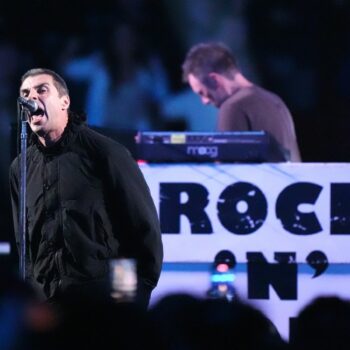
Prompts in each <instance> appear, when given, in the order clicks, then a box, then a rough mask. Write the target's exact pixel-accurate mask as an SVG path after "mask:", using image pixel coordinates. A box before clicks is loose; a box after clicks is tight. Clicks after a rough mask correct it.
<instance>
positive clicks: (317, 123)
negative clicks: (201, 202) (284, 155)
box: [0, 0, 350, 260]
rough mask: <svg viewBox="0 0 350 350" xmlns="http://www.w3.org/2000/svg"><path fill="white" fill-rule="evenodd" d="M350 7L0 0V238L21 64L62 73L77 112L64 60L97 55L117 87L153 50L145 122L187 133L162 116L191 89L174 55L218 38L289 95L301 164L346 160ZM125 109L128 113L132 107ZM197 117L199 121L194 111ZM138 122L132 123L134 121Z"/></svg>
mask: <svg viewBox="0 0 350 350" xmlns="http://www.w3.org/2000/svg"><path fill="white" fill-rule="evenodd" d="M349 15H350V2H349V1H346V0H321V1H320V0H318V1H316V0H307V1H305V0H293V1H289V0H275V1H272V0H240V1H238V0H236V1H233V0H215V1H214V0H119V1H118V0H114V1H112V0H110V1H96V2H95V1H74V0H70V1H67V0H61V1H52V2H51V1H47V0H46V1H45V0H33V1H21V0H14V1H8V2H6V3H3V2H2V3H1V5H0V82H1V84H0V139H1V143H2V146H1V151H0V165H1V171H0V186H1V188H0V190H1V195H2V197H1V200H0V241H10V242H11V243H12V244H13V238H12V237H13V234H12V226H11V219H10V217H11V213H10V206H9V193H8V166H9V163H10V161H11V160H12V159H13V158H14V157H15V155H16V153H17V145H16V137H17V134H18V133H17V122H16V119H17V110H16V98H17V95H18V87H19V79H20V77H21V75H22V74H23V73H24V72H25V71H26V70H27V69H30V68H33V67H39V66H41V67H47V68H51V69H54V70H56V71H57V72H59V73H61V74H62V75H63V77H64V78H66V80H67V83H68V85H69V87H70V90H71V98H72V109H75V110H78V111H79V110H86V105H85V101H86V96H87V91H88V86H89V85H88V84H89V83H88V80H85V81H83V82H81V81H79V80H77V79H75V78H74V77H73V76H69V75H67V74H66V70H65V67H66V66H67V63H69V62H72V61H74V60H75V59H76V58H79V57H90V56H91V55H93V54H95V53H97V54H98V55H100V56H101V57H103V63H104V66H105V67H106V72H107V74H108V75H109V76H110V77H111V80H112V85H113V87H114V88H116V90H118V89H121V88H122V87H123V86H126V84H127V83H128V81H129V80H128V79H129V77H130V75H128V74H126V72H129V71H131V72H134V71H136V70H137V69H138V68H139V67H143V69H144V70H147V69H148V68H149V65H148V62H149V61H150V58H151V57H157V59H158V61H159V62H158V64H159V67H161V68H162V70H163V78H164V79H165V83H164V86H165V88H164V89H163V90H164V91H163V92H162V94H159V96H157V98H155V97H154V96H151V97H149V106H150V107H149V110H148V112H149V111H151V112H150V113H149V114H150V115H151V118H150V121H149V123H148V124H146V126H145V129H153V130H189V131H191V127H190V125H191V124H190V123H189V122H188V121H187V116H186V113H184V114H183V115H178V116H177V117H176V118H170V119H169V118H167V115H166V112H165V111H166V109H164V108H163V105H164V104H165V102H164V101H169V100H171V99H172V97H173V96H178V95H179V94H180V95H181V94H183V93H185V95H186V94H187V95H186V96H190V94H189V91H188V87H187V86H185V85H184V84H183V83H182V82H181V63H182V61H183V59H184V56H185V54H186V52H187V50H188V49H189V47H190V46H191V45H193V44H195V43H197V42H199V41H208V40H219V41H222V42H225V43H226V44H227V45H228V46H230V47H231V49H232V50H233V51H234V52H235V54H236V56H237V58H238V62H239V63H240V65H241V68H242V71H243V73H244V74H245V75H247V77H248V78H250V79H251V80H252V81H254V82H256V83H257V84H259V85H261V86H263V87H265V88H267V89H269V90H271V91H274V92H276V93H277V94H278V95H280V96H281V97H282V99H283V100H284V101H285V102H286V104H287V105H288V107H289V108H290V110H291V112H292V115H293V117H294V121H295V126H296V131H297V136H298V140H299V145H300V149H301V154H302V158H303V161H304V162H348V161H349V146H350V138H349V136H348V135H349V131H350V121H349V116H350V98H349V95H350V89H349V84H348V82H349V80H350V25H349V23H350V16H349ZM121 24H122V25H126V26H127V28H128V30H129V31H130V30H132V33H133V34H132V35H133V36H132V39H130V36H128V35H124V36H120V35H119V36H117V38H119V39H115V40H117V42H119V43H120V44H119V46H121V48H119V51H118V52H119V53H117V54H116V53H115V52H114V51H113V49H111V47H112V46H113V45H111V41H112V39H113V35H112V33H114V31H115V28H119V25H121ZM119 34H120V33H119ZM118 40H119V41H118ZM114 43H115V42H114ZM127 46H128V47H131V50H130V52H132V54H131V55H130V56H129V57H127V59H125V58H124V59H123V57H122V56H123V55H121V54H120V53H121V52H122V53H125V52H126V51H127V50H126V49H125V48H126V47H127ZM125 62H126V63H125ZM129 63H130V64H129ZM135 67H137V68H135ZM92 73H93V71H91V74H92ZM131 75H132V74H131ZM152 81H153V82H154V81H155V80H151V84H150V85H151V89H152ZM189 98H192V97H189ZM196 98H197V97H196ZM110 102H113V99H112V101H110ZM178 103H181V100H180V102H178ZM180 107H181V106H180ZM183 109H184V110H186V106H184V108H183ZM179 110H181V108H180V109H179ZM130 113H132V112H130ZM126 114H127V112H126ZM127 117H128V118H129V119H130V120H131V121H132V118H133V117H134V115H132V114H131V115H128V116H127ZM198 118H203V122H204V123H205V120H204V118H205V116H204V115H202V114H201V113H200V112H198ZM88 122H89V115H88ZM135 125H139V124H136V121H135ZM140 125H142V123H141V124H140ZM94 127H96V128H98V129H100V130H101V131H102V132H105V133H106V134H109V135H110V136H112V137H115V138H118V139H119V140H120V141H121V142H122V143H125V144H126V146H128V147H130V148H131V149H132V148H133V144H132V140H133V138H132V137H133V135H134V134H135V132H136V131H137V129H139V128H138V127H135V128H130V127H129V128H122V129H120V128H118V125H117V124H115V123H114V122H113V121H110V120H108V119H107V120H105V121H104V122H101V123H99V122H98V123H97V124H96V125H95V126H94ZM13 248H14V247H13ZM14 259H15V260H16V259H17V258H16V257H15V258H14Z"/></svg>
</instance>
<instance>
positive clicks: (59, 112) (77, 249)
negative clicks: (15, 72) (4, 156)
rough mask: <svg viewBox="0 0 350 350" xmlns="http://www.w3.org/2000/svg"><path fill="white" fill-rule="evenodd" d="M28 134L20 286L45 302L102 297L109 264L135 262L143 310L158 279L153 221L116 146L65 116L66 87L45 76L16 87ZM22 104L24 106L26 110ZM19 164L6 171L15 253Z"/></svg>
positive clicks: (130, 165) (133, 167) (37, 72)
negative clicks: (68, 297)
mask: <svg viewBox="0 0 350 350" xmlns="http://www.w3.org/2000/svg"><path fill="white" fill-rule="evenodd" d="M20 96H21V97H23V98H24V99H25V100H22V106H23V108H27V109H28V110H29V119H28V124H29V126H30V128H31V130H32V132H33V133H32V135H31V140H30V145H29V147H28V150H27V164H28V165H27V179H26V180H27V196H26V202H27V206H26V211H27V215H26V218H27V220H26V225H27V226H26V231H27V239H26V242H27V247H26V254H25V256H26V262H25V265H26V280H27V281H28V282H30V283H31V284H32V285H34V287H36V289H37V290H38V291H39V292H40V293H41V294H42V295H43V297H44V298H45V299H47V300H48V301H56V300H57V301H59V300H60V297H62V296H64V295H65V293H66V292H74V293H80V292H81V293H90V294H93V293H97V292H99V291H105V290H107V289H108V284H109V261H110V259H114V258H119V257H123V258H132V259H135V260H136V262H137V275H138V285H137V286H138V287H137V294H136V301H138V302H139V303H140V304H141V305H143V306H147V305H148V302H149V298H150V295H151V292H152V289H153V288H154V287H155V286H156V284H157V282H158V278H159V275H160V272H161V265H162V258H163V249H162V242H161V233H160V228H159V221H158V217H157V213H156V209H155V206H154V203H153V201H152V198H151V195H150V192H149V189H148V186H147V184H146V182H145V180H144V178H143V175H142V173H141V171H140V169H139V168H138V166H137V164H136V163H135V161H134V160H133V159H132V157H131V155H130V154H129V152H128V151H127V150H126V149H125V148H124V147H123V146H122V145H120V144H119V143H117V142H115V141H113V140H111V139H109V138H107V137H105V136H102V135H100V134H98V133H96V132H95V131H93V130H91V129H89V128H88V127H87V126H86V125H85V124H84V120H83V118H81V117H80V116H78V115H76V114H75V113H73V112H72V111H70V109H69V106H70V97H69V92H68V88H67V85H66V83H65V81H64V80H63V79H62V78H61V77H60V76H59V75H58V74H57V73H55V72H53V71H51V70H49V69H42V68H37V69H31V70H29V71H28V72H26V73H25V74H24V75H23V77H22V79H21V86H20ZM23 101H28V103H27V105H26V104H25V102H24V103H23ZM19 173H20V170H19V161H18V157H17V158H16V159H15V160H14V161H13V162H12V164H11V168H10V185H11V200H12V209H13V218H14V228H15V235H16V241H17V245H18V246H19V244H20V240H21V237H20V232H19V231H18V211H19V201H20V198H19V184H20V179H19Z"/></svg>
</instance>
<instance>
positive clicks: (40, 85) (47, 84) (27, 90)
mask: <svg viewBox="0 0 350 350" xmlns="http://www.w3.org/2000/svg"><path fill="white" fill-rule="evenodd" d="M49 85H50V84H49V83H41V84H38V85H35V86H34V89H35V90H38V89H40V88H41V87H43V86H49ZM29 90H30V89H20V93H21V94H26V93H29Z"/></svg>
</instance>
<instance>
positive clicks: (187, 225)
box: [140, 163, 350, 339]
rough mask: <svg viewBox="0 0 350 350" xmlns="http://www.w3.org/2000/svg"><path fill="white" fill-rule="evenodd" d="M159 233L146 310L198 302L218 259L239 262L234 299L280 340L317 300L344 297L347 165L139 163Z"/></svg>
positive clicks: (349, 195)
mask: <svg viewBox="0 0 350 350" xmlns="http://www.w3.org/2000/svg"><path fill="white" fill-rule="evenodd" d="M140 167H141V170H142V172H143V174H144V175H145V178H146V181H147V183H148V185H149V187H150V190H151V194H152V197H153V199H154V202H155V204H156V207H157V210H158V214H159V218H160V222H161V226H162V233H163V235H162V236H163V244H164V253H165V257H164V261H165V263H164V266H163V271H162V275H161V278H160V281H159V285H158V287H157V288H156V289H155V291H154V293H153V295H152V300H151V302H152V303H154V302H156V301H157V300H159V298H161V297H163V296H165V295H167V294H169V293H176V292H186V293H191V294H195V295H199V296H206V292H207V291H208V289H209V288H210V286H211V280H210V277H211V273H212V270H211V267H212V263H213V261H214V258H215V256H216V255H217V253H219V252H221V251H223V250H228V251H230V252H232V253H233V254H234V256H235V258H236V260H237V262H238V264H237V265H236V266H235V269H234V274H235V275H236V279H235V281H234V286H235V288H236V290H237V293H238V295H239V296H240V297H241V298H242V299H245V300H249V301H250V302H251V303H252V304H254V305H256V306H258V307H259V308H260V309H262V311H263V312H265V313H266V315H267V316H268V317H269V318H270V319H271V320H272V321H273V322H274V323H275V325H276V326H277V328H278V329H279V331H280V333H281V335H282V336H283V337H284V338H286V339H287V338H288V336H289V331H290V320H291V319H292V318H293V317H296V316H297V314H298V312H299V311H300V310H301V308H303V307H304V306H305V305H307V304H308V303H309V302H310V301H311V300H313V299H314V298H315V297H317V296H320V295H338V296H340V297H344V298H350V292H349V290H350V254H349V250H350V164H311V163H310V164H307V163H301V164H295V163H294V164H288V163H281V164H237V165H233V164H145V165H140Z"/></svg>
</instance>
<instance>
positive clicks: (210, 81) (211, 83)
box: [203, 73, 219, 90]
mask: <svg viewBox="0 0 350 350" xmlns="http://www.w3.org/2000/svg"><path fill="white" fill-rule="evenodd" d="M203 83H204V84H205V85H206V86H207V87H208V88H209V89H211V90H216V89H217V88H218V87H219V83H218V79H217V75H216V73H209V74H208V75H207V76H206V77H205V78H204V79H203Z"/></svg>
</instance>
